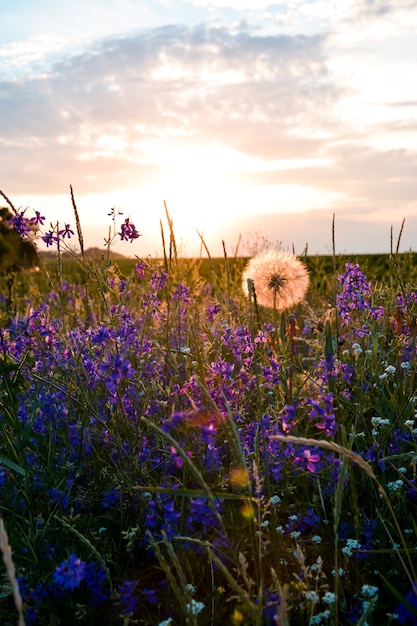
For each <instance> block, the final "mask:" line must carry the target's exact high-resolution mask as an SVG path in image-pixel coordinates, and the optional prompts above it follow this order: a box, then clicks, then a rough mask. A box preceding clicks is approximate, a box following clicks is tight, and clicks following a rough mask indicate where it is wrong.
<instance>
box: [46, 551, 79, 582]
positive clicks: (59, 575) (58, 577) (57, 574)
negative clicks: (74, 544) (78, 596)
mask: <svg viewBox="0 0 417 626" xmlns="http://www.w3.org/2000/svg"><path fill="white" fill-rule="evenodd" d="M84 574H85V563H84V561H82V560H81V559H79V558H78V557H77V556H76V555H75V554H71V555H70V556H69V557H68V559H67V560H66V561H62V563H61V565H59V566H58V567H57V568H56V569H55V571H54V573H53V575H52V579H53V581H54V583H56V584H57V585H59V586H60V587H61V589H68V590H73V589H77V587H79V586H80V584H81V582H82V581H83V580H84Z"/></svg>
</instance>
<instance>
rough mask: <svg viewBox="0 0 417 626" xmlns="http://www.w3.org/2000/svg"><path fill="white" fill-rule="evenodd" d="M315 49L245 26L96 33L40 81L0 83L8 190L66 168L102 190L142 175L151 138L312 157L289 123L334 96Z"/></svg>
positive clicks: (49, 185) (46, 180)
mask: <svg viewBox="0 0 417 626" xmlns="http://www.w3.org/2000/svg"><path fill="white" fill-rule="evenodd" d="M322 45H323V38H322V37H320V36H314V37H307V36H294V37H289V36H284V35H275V36H260V35H257V34H256V33H253V32H251V31H250V29H249V28H248V27H247V26H245V25H244V24H243V25H242V26H241V27H240V29H239V30H238V32H235V30H234V29H232V28H227V27H209V26H204V25H201V26H197V27H194V28H190V27H186V26H183V25H177V26H175V25H173V26H169V27H162V28H157V29H153V30H150V31H145V32H141V33H137V34H135V35H130V36H123V37H116V38H108V39H105V40H102V41H100V42H98V43H95V44H94V45H92V46H91V47H90V48H88V49H86V50H85V52H84V53H82V54H78V55H76V56H73V57H69V58H67V59H65V60H63V61H62V62H59V63H55V64H54V65H53V67H52V69H51V70H50V71H49V72H48V73H45V72H43V73H42V74H41V75H40V76H39V77H29V78H27V79H24V78H20V79H18V80H15V81H3V82H2V83H0V116H1V119H2V121H3V132H2V137H1V140H0V149H1V148H2V150H1V155H0V159H1V160H0V163H1V166H2V171H3V172H7V181H8V185H9V186H10V187H11V188H12V189H13V191H14V193H17V194H19V193H21V192H22V189H23V188H24V190H25V191H26V190H28V189H29V188H32V190H33V191H34V192H37V193H53V192H56V191H57V188H56V186H57V185H60V184H62V179H63V177H67V178H68V177H69V176H70V175H71V177H74V176H75V177H77V178H78V177H82V178H83V185H84V184H85V186H86V188H88V187H89V183H88V180H90V181H91V180H93V179H95V180H96V183H97V182H100V183H101V184H102V185H104V188H103V189H102V190H103V191H104V190H105V188H106V186H107V187H113V188H114V186H116V187H117V186H118V185H126V183H127V181H128V179H129V178H130V177H131V179H133V177H134V176H136V174H137V176H138V177H139V178H142V177H143V176H145V175H147V174H148V173H149V171H150V170H151V169H152V167H151V166H152V165H156V162H155V161H154V160H153V159H154V158H156V157H155V152H157V151H158V150H156V148H157V147H158V146H159V147H161V146H164V147H168V148H169V147H170V146H177V145H178V144H179V143H180V144H181V145H182V146H184V147H186V148H187V147H189V148H190V149H192V147H193V146H196V145H200V146H203V145H207V144H210V143H213V142H219V143H222V144H224V145H227V146H229V147H231V148H233V149H235V150H237V151H242V152H245V151H248V152H249V153H250V154H257V155H259V156H262V158H264V159H269V158H274V159H276V158H280V157H282V158H284V157H287V156H288V155H290V156H291V155H294V156H296V155H299V154H300V152H301V151H303V149H305V154H307V155H313V154H314V152H315V147H314V142H313V141H310V140H308V139H306V140H305V141H302V140H300V139H299V138H294V137H291V136H289V135H288V131H289V130H290V129H293V128H294V126H296V125H297V124H298V123H299V121H300V120H306V119H307V118H308V117H310V118H312V117H313V116H314V115H315V113H314V108H319V109H320V110H321V111H322V112H323V114H324V110H325V108H326V107H327V105H328V102H329V100H332V99H333V98H335V97H336V93H335V92H334V91H333V90H332V87H331V85H330V83H329V80H328V74H327V70H326V64H325V59H324V58H323V52H322ZM313 103H314V104H313ZM58 167H59V173H58V171H57V170H58ZM83 171H84V172H85V174H84V176H83V174H82V172H83ZM111 171H112V172H113V175H111Z"/></svg>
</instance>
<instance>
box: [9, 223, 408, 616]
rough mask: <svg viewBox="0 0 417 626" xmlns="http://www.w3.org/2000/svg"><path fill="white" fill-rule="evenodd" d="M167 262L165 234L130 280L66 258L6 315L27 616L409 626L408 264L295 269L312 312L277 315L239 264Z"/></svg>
mask: <svg viewBox="0 0 417 626" xmlns="http://www.w3.org/2000/svg"><path fill="white" fill-rule="evenodd" d="M69 231H71V228H70V226H69V225H66V227H65V228H64V229H60V228H57V229H56V231H50V233H47V236H48V237H49V239H54V242H53V243H54V244H55V245H61V246H63V247H65V244H66V239H68V236H67V234H68V233H69ZM78 234H80V233H78ZM136 234H138V233H137V230H136V228H135V227H134V226H133V224H131V223H130V222H129V221H128V222H126V221H125V222H124V223H123V225H122V228H121V231H120V235H124V236H125V238H126V237H127V238H128V239H129V238H131V237H132V236H135V235H136ZM172 250H175V240H174V235H173V233H172V230H171V231H170V253H169V254H168V253H166V252H165V254H164V259H163V260H162V261H160V260H158V259H150V258H148V259H136V260H135V262H134V263H133V267H127V266H125V268H124V269H125V271H123V269H122V265H121V264H119V265H118V264H116V263H113V262H111V261H110V259H109V258H103V259H99V260H83V257H82V254H78V256H77V260H76V263H77V267H78V269H77V270H75V265H74V262H72V261H68V262H64V263H62V264H61V263H59V262H58V265H57V269H56V272H53V271H52V268H51V266H48V267H46V268H44V269H43V270H42V271H41V272H40V273H39V274H37V275H30V276H22V277H21V280H22V281H24V284H25V288H24V290H21V291H19V289H18V288H16V292H15V301H14V303H13V307H10V306H9V305H8V306H6V303H5V302H3V303H2V309H1V314H2V326H1V330H0V333H1V334H0V340H1V355H0V369H1V384H0V430H1V434H0V442H1V443H0V503H1V504H0V507H1V515H2V518H3V520H4V527H5V528H6V529H7V534H8V542H9V544H10V547H11V550H12V555H13V563H14V566H15V568H16V572H17V579H18V583H19V588H20V594H21V597H22V600H23V610H24V618H25V622H26V624H28V625H30V624H51V625H52V624H56V625H66V624H71V625H73V624H89V625H94V624H97V625H98V624H104V623H105V624H109V625H112V624H149V625H153V624H155V625H157V624H159V625H161V624H165V625H166V624H184V625H185V624H187V625H188V624H191V625H193V624H199V625H204V624H233V625H236V626H238V625H246V624H248V625H261V624H266V625H269V624H271V625H272V624H282V625H284V624H328V625H333V624H334V625H336V624H365V623H367V624H380V623H384V624H388V623H390V622H394V621H395V620H396V617H395V615H397V616H398V620H397V621H399V623H415V620H416V608H415V607H416V606H417V602H416V599H417V596H416V592H415V588H414V585H415V582H416V580H417V577H416V573H415V570H414V560H415V559H414V556H415V551H416V548H417V538H416V524H415V514H416V502H417V485H416V480H415V473H416V462H417V454H416V442H415V438H416V433H417V424H416V423H415V419H416V404H417V393H416V332H417V323H416V320H417V310H416V309H417V292H416V291H415V289H414V288H413V284H412V280H413V278H414V275H413V274H412V271H413V270H412V265H411V264H410V262H409V258H408V257H407V258H406V257H400V256H399V255H392V257H391V259H390V261H389V273H388V274H384V275H383V276H381V277H380V278H379V279H378V281H372V282H369V281H368V278H367V275H366V273H365V272H364V271H363V268H361V267H359V265H358V264H356V263H354V262H348V263H346V264H345V263H343V264H342V267H341V268H340V269H339V270H337V271H336V272H335V271H334V269H333V267H334V266H335V265H336V264H337V263H339V262H340V259H339V260H338V259H333V260H332V259H330V260H332V267H331V268H330V269H326V270H323V265H320V260H319V259H316V258H314V259H307V260H306V262H307V265H309V267H310V274H311V285H312V286H311V288H310V291H309V293H308V295H307V298H306V300H305V301H304V302H303V303H301V304H299V305H297V306H296V307H295V308H293V309H291V310H288V311H286V312H283V313H280V314H279V317H278V314H277V312H276V311H273V310H269V309H266V308H261V307H257V306H256V305H255V303H254V302H253V300H252V299H249V301H248V300H247V299H246V298H245V297H244V296H243V294H242V293H241V291H240V283H241V272H242V268H243V261H242V260H239V259H235V260H234V262H233V263H232V262H230V263H229V260H228V259H226V258H225V259H224V260H223V261H222V262H220V261H219V260H218V261H217V263H218V265H217V266H215V265H214V261H213V260H211V259H210V262H209V263H208V264H207V263H203V261H202V260H198V259H197V260H193V261H191V260H190V261H188V262H185V261H184V260H180V259H177V258H176V256H175V253H173V254H171V251H172ZM326 262H327V261H326V260H323V262H322V263H323V264H325V263H326ZM220 263H222V265H220ZM365 269H366V268H365ZM66 272H67V273H66ZM74 278H75V279H74ZM28 281H29V283H30V284H29V283H28ZM11 311H12V314H11ZM6 543H7V542H6ZM9 561H10V559H9ZM8 571H9V576H7V572H6V573H5V575H4V579H3V585H2V594H1V596H0V621H1V623H4V624H14V623H17V610H16V606H15V594H14V593H13V591H15V589H14V588H13V585H12V582H13V574H12V575H10V568H9V570H8ZM10 579H12V580H10ZM407 620H408V621H407Z"/></svg>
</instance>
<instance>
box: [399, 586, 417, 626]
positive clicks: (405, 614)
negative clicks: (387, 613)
mask: <svg viewBox="0 0 417 626" xmlns="http://www.w3.org/2000/svg"><path fill="white" fill-rule="evenodd" d="M405 600H406V602H407V604H406V605H404V604H403V603H401V604H399V605H398V606H397V610H396V613H397V615H398V622H399V623H400V624H408V623H410V624H415V623H416V621H417V592H416V585H414V589H412V590H411V591H409V592H408V593H407V595H406V596H405Z"/></svg>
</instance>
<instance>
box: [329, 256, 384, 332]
mask: <svg viewBox="0 0 417 626" xmlns="http://www.w3.org/2000/svg"><path fill="white" fill-rule="evenodd" d="M345 267H346V272H345V273H344V274H339V276H338V280H339V282H340V284H341V285H342V287H343V291H342V293H340V294H337V297H336V305H337V310H338V313H339V315H340V317H341V320H342V326H348V324H349V323H350V322H351V321H352V317H351V314H352V312H353V311H355V310H357V311H368V312H369V313H370V315H371V317H373V318H374V319H380V318H381V317H382V315H383V313H384V308H383V307H373V306H372V305H371V303H370V300H371V297H372V292H371V288H370V285H369V284H368V282H367V280H366V276H365V274H364V273H363V272H362V271H361V270H360V269H359V265H358V264H357V263H355V264H353V263H346V265H345Z"/></svg>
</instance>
